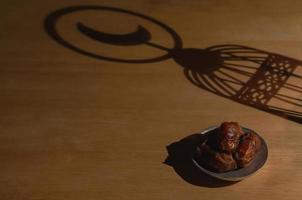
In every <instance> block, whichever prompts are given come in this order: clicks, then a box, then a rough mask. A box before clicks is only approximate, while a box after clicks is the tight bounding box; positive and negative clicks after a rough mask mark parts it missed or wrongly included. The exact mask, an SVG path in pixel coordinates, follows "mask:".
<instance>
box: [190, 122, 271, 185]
mask: <svg viewBox="0 0 302 200" xmlns="http://www.w3.org/2000/svg"><path fill="white" fill-rule="evenodd" d="M218 127H219V126H212V127H209V128H207V129H205V130H203V131H202V132H201V134H207V133H209V132H210V131H213V130H214V129H216V128H218ZM242 129H243V131H244V132H250V131H252V132H253V133H255V134H256V135H257V136H259V138H260V140H261V141H262V142H261V147H260V149H259V151H258V152H257V154H256V156H255V158H254V159H253V161H252V163H251V164H250V165H249V166H247V167H244V168H240V169H236V170H232V171H228V172H221V173H217V172H212V171H209V170H207V169H205V168H203V167H202V166H201V165H200V164H198V162H197V161H196V160H195V159H194V157H193V158H192V161H193V163H194V165H196V167H198V168H199V169H200V170H201V171H202V172H204V173H206V174H208V175H209V176H211V177H214V178H217V179H220V180H225V181H241V180H243V179H245V178H247V177H249V176H251V175H252V174H254V173H255V172H256V171H258V170H259V169H260V168H261V167H262V166H263V165H264V164H265V162H266V160H267V157H268V148H267V145H266V143H265V141H264V139H263V138H262V137H261V136H260V135H259V134H257V133H256V132H255V131H253V130H251V129H248V128H245V127H242Z"/></svg>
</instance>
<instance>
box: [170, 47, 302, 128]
mask: <svg viewBox="0 0 302 200" xmlns="http://www.w3.org/2000/svg"><path fill="white" fill-rule="evenodd" d="M192 52H194V53H196V54H200V55H201V56H200V58H201V59H200V60H199V59H195V60H192V59H191V60H190V61H188V59H186V58H189V57H190V55H188V54H190V53H191V54H192ZM176 55H177V56H176V57H175V60H176V62H178V63H179V64H181V65H182V66H183V67H184V68H185V69H184V74H185V76H186V77H187V78H188V79H189V80H190V81H191V82H192V83H193V84H194V85H197V86H198V87H200V88H202V89H205V90H207V91H209V92H212V93H214V94H216V95H219V96H222V97H225V98H228V99H231V100H233V101H236V102H239V103H241V104H245V105H248V106H252V107H255V108H257V109H260V110H263V111H266V112H270V113H272V114H275V115H278V116H281V117H284V118H287V119H289V120H292V121H295V122H298V123H302V113H301V110H302V109H301V108H302V99H301V98H299V96H301V94H302V87H301V85H300V84H301V78H302V77H301V76H300V75H299V74H297V73H295V71H296V70H297V69H298V68H301V65H302V63H301V61H298V60H295V59H292V58H289V57H286V56H283V55H279V54H275V53H270V52H266V51H261V50H258V49H254V48H250V47H246V46H241V45H217V46H212V47H209V48H207V49H205V50H199V49H187V50H181V51H178V52H177V53H176ZM195 56H197V55H194V57H195ZM204 60H207V61H206V62H205V61H204Z"/></svg>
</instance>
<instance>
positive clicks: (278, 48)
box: [0, 0, 302, 200]
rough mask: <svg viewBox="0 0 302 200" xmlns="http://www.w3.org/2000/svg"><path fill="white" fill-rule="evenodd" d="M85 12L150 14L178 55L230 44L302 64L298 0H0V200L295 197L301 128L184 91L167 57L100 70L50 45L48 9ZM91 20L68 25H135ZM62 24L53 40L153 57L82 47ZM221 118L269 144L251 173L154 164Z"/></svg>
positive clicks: (195, 90)
mask: <svg viewBox="0 0 302 200" xmlns="http://www.w3.org/2000/svg"><path fill="white" fill-rule="evenodd" d="M85 4H93V5H99V6H110V7H117V8H122V9H126V10H130V11H134V12H137V13H142V14H144V15H147V16H150V17H153V18H155V19H157V20H159V21H161V22H162V23H164V24H167V25H168V26H170V27H172V28H173V29H174V30H175V31H176V32H177V34H178V35H179V36H180V37H181V39H182V41H183V46H184V47H186V48H206V47H209V46H213V45H220V44H228V43H232V44H238V45H245V46H249V47H254V48H257V49H261V50H264V51H269V52H273V53H278V54H281V55H285V56H288V57H291V58H295V59H298V60H299V59H300V60H302V54H301V53H302V14H301V7H302V3H301V2H300V1H260V0H259V1H252V2H251V1H197V0H196V1H195V0H188V1H180V0H176V1H172V0H171V1H170V0H168V1H159V0H144V1H139V0H134V1H105V0H98V1H93V0H92V1H88V2H87V1H67V0H64V1H61V0H60V1H59V0H54V1H37V0H28V1H24V2H22V1H17V0H14V1H13V0H12V1H5V2H2V3H1V8H0V10H1V12H0V13H1V14H0V16H1V18H0V26H1V30H0V44H1V46H0V70H1V71H0V93H1V98H0V110H1V115H0V127H1V131H0V199H1V200H17V199H18V200H19V199H20V200H21V199H22V200H27V199H28V200H38V199H39V200H42V199H43V200H69V199H70V200H77V199H83V200H84V199H85V200H94V199H102V200H109V199H165V200H167V199H191V200H193V199H222V198H225V199H232V200H233V199H243V198H244V199H245V200H255V199H301V196H302V191H301V188H302V171H301V169H302V146H301V144H302V134H301V133H302V128H301V124H299V123H296V122H293V121H291V120H287V119H284V118H281V117H279V116H276V115H272V114H270V113H267V112H264V111H260V110H258V109H255V108H253V107H250V106H246V105H242V104H240V103H237V102H235V101H232V100H230V99H227V98H223V97H220V96H218V95H215V94H213V93H211V92H209V91H206V90H204V89H201V88H199V87H197V86H195V85H193V84H192V83H191V82H190V81H189V80H188V79H187V78H186V77H185V75H184V74H183V68H182V67H181V66H180V65H179V64H177V63H176V62H175V61H173V60H172V59H167V60H163V61H160V62H155V63H141V64H131V63H128V64H127V63H117V62H109V61H105V60H100V59H95V58H92V57H89V56H85V55H82V54H79V53H77V52H75V51H72V50H71V49H68V48H66V47H64V46H63V45H61V44H59V43H58V42H57V41H55V40H53V39H52V38H51V37H49V35H48V34H47V33H46V31H45V30H44V28H43V21H44V19H45V18H46V17H47V16H48V15H49V14H50V13H51V12H53V11H55V10H57V9H60V8H64V7H68V6H72V5H85ZM96 14H97V13H94V12H91V13H89V12H88V13H86V14H85V12H83V13H78V14H77V15H76V17H77V19H79V18H81V17H84V18H85V19H84V21H85V22H86V23H88V24H89V25H90V26H91V27H95V28H96V29H101V28H103V27H105V30H104V31H105V32H106V31H107V32H112V33H127V32H131V31H133V30H134V29H135V27H136V25H137V24H136V23H137V22H135V19H131V20H125V21H123V22H120V21H119V22H117V20H116V19H119V20H120V19H121V18H119V17H120V16H113V17H112V18H111V17H110V13H109V12H107V13H106V14H105V15H104V16H100V17H99V18H98V17H96ZM111 14H112V13H111ZM107 15H108V16H107ZM114 17H116V18H114ZM122 19H123V18H122ZM64 20H65V21H64ZM72 20H74V19H73V18H72V15H70V17H66V18H64V19H63V18H62V20H61V21H59V22H58V24H57V26H58V29H60V33H61V34H62V35H64V37H66V38H69V39H70V40H71V41H73V42H79V45H84V46H85V45H86V46H85V47H87V48H89V49H90V50H94V51H95V52H99V53H103V54H106V55H108V56H117V57H124V58H128V57H129V56H130V57H131V56H132V58H144V57H146V55H147V56H150V57H151V56H157V55H159V54H160V53H162V52H158V51H159V50H158V51H155V50H154V49H152V48H147V47H140V46H135V47H131V46H126V47H125V46H124V47H118V46H110V45H108V44H106V45H105V44H101V43H99V44H97V45H96V43H94V42H92V41H89V40H87V42H86V40H82V41H80V40H81V38H80V36H78V35H77V34H78V33H77V32H76V31H77V30H76V29H75V28H74V27H73V26H72V24H73V21H72ZM142 23H143V22H142ZM150 26H151V25H150ZM152 34H154V35H155V39H156V40H157V41H159V42H160V43H162V44H165V45H167V46H169V47H171V41H170V39H171V38H169V36H167V35H165V34H164V33H161V32H160V30H159V29H156V27H155V28H154V31H153V32H152ZM86 39H87V38H86ZM102 45H103V46H102ZM297 84H298V85H300V86H301V85H302V84H301V80H300V82H297ZM294 96H295V98H301V97H302V95H301V93H298V94H295V95H294ZM292 107H294V106H292ZM296 107H297V106H296ZM298 107H299V106H298ZM292 109H293V108H292ZM231 120H233V121H238V122H240V123H241V124H242V125H244V126H246V127H249V128H252V129H254V130H255V131H257V132H258V133H259V134H261V136H262V137H263V138H264V139H265V140H266V142H267V144H268V148H269V158H268V160H267V163H266V164H265V165H264V167H263V168H262V169H261V170H259V171H258V172H257V173H256V174H255V175H253V176H252V177H250V178H248V179H246V180H244V181H241V182H239V183H236V184H233V185H228V186H225V187H207V186H206V185H198V184H192V183H190V182H188V181H186V180H185V178H183V177H181V176H180V175H179V174H178V173H177V172H176V171H175V170H174V169H173V167H171V166H169V165H167V164H164V163H163V162H164V161H165V159H166V158H167V156H168V152H167V150H166V146H167V145H169V144H171V143H173V142H176V141H178V140H180V139H182V138H184V137H186V136H188V135H191V134H193V133H196V132H198V131H200V130H202V129H204V128H206V127H209V126H211V125H215V124H219V123H221V122H222V121H231Z"/></svg>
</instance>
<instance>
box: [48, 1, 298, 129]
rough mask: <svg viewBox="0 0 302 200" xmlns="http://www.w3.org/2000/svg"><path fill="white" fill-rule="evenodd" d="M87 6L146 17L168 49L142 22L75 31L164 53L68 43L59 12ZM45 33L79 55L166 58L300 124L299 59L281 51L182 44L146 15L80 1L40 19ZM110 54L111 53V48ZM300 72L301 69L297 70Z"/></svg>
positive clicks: (196, 80)
mask: <svg viewBox="0 0 302 200" xmlns="http://www.w3.org/2000/svg"><path fill="white" fill-rule="evenodd" d="M85 10H97V11H111V12H116V13H120V14H126V15H131V16H135V17H138V18H141V19H144V20H146V21H148V22H150V23H153V24H155V25H157V26H159V27H161V30H163V31H166V32H167V33H168V34H169V35H170V36H171V38H172V39H173V41H174V45H173V47H171V48H167V47H163V46H161V45H159V44H155V43H152V42H151V41H152V40H151V39H152V33H150V32H149V30H147V29H145V28H144V27H141V26H138V27H139V29H138V30H137V31H136V32H134V33H133V34H128V35H119V34H118V33H115V34H106V33H103V32H100V31H97V30H94V29H92V28H89V27H86V26H84V25H83V24H79V22H78V23H77V28H78V31H79V32H81V33H82V34H84V35H86V36H87V37H90V39H92V40H94V41H95V42H98V44H102V43H107V44H112V45H123V46H127V45H149V46H151V47H154V48H157V49H160V50H163V51H164V52H165V54H163V55H162V56H159V57H155V58H149V59H142V60H136V59H123V58H114V57H107V56H104V55H98V54H97V53H95V52H89V51H87V50H85V49H82V48H80V47H78V46H77V44H72V43H69V42H68V40H66V39H64V38H63V37H62V36H61V35H60V31H58V30H57V23H58V21H59V20H60V19H61V17H62V16H65V15H68V14H71V13H73V12H81V11H85ZM44 29H45V31H46V32H47V34H48V35H49V36H50V37H51V38H52V39H53V40H55V41H56V42H58V43H59V44H61V45H63V46H64V47H66V48H68V49H70V50H73V51H75V52H77V53H79V54H82V55H85V56H89V57H93V58H96V59H100V60H106V61H111V62H119V63H132V64H137V63H140V64H142V63H152V62H159V61H163V60H166V59H170V58H171V59H174V61H175V62H176V63H177V64H179V65H180V66H182V67H183V69H184V74H185V76H186V78H187V79H188V80H189V81H190V82H191V83H193V84H194V85H196V86H198V87H199V88H201V89H204V90H207V91H209V92H211V93H214V94H216V95H218V96H221V97H224V98H227V99H230V100H232V101H235V102H238V103H241V104H243V105H247V106H251V107H254V108H256V109H258V110H261V111H265V112H268V113H271V114H274V115H277V116H280V117H283V118H285V119H288V120H291V121H294V122H297V123H300V124H301V123H302V99H301V98H299V97H300V96H301V94H302V86H301V85H302V84H301V78H302V75H299V74H298V73H297V71H299V69H300V70H301V66H302V63H301V61H299V60H296V59H293V58H289V57H286V56H283V55H280V54H276V53H271V52H267V51H262V50H259V49H255V48H251V47H247V46H242V45H231V44H226V45H216V46H211V47H208V48H206V49H193V48H191V49H185V48H183V45H182V44H183V41H182V39H181V37H180V36H179V35H178V34H177V32H176V31H175V30H174V29H173V28H171V27H169V26H168V25H166V24H164V23H163V22H161V21H159V20H156V19H154V18H151V17H149V16H146V15H143V14H140V13H137V12H133V11H128V10H124V9H119V8H114V7H103V6H93V5H92V6H90V5H82V6H75V7H66V8H62V9H59V10H56V11H54V12H52V13H50V14H49V15H48V16H47V17H46V18H45V20H44ZM113 53H114V52H113ZM301 71H302V70H301Z"/></svg>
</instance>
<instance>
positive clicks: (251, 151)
mask: <svg viewBox="0 0 302 200" xmlns="http://www.w3.org/2000/svg"><path fill="white" fill-rule="evenodd" d="M260 145H261V141H260V139H259V137H258V136H257V135H256V134H254V133H252V132H249V133H246V134H245V135H243V136H242V137H241V139H240V143H239V145H238V148H237V151H236V153H235V159H236V161H237V165H238V167H246V166H248V165H249V164H251V161H252V160H253V159H254V157H255V154H256V153H257V151H258V150H259V148H260Z"/></svg>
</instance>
